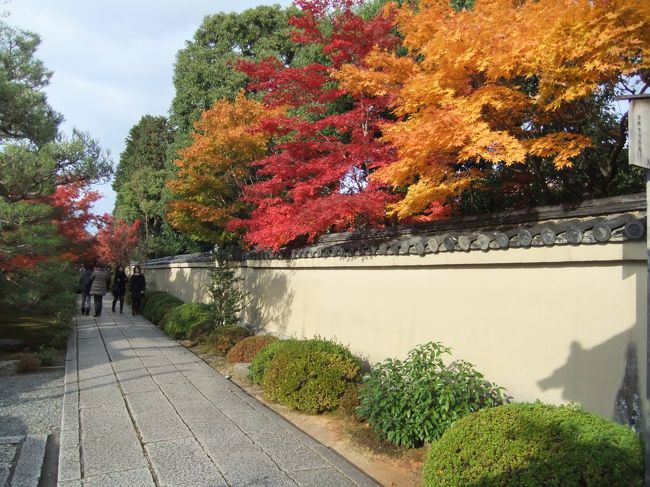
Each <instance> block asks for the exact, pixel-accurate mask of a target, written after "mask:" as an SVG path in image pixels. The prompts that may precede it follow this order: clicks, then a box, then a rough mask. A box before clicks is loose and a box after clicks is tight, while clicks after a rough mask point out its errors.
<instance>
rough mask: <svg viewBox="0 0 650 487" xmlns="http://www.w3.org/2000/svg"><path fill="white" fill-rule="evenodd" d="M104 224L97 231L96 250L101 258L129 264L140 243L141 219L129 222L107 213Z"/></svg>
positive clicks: (119, 263)
mask: <svg viewBox="0 0 650 487" xmlns="http://www.w3.org/2000/svg"><path fill="white" fill-rule="evenodd" d="M102 218H103V220H104V225H103V226H102V227H101V228H100V229H99V231H98V232H97V237H96V239H97V247H96V252H97V256H98V257H99V259H100V260H102V261H103V262H106V263H109V262H110V263H114V264H115V265H128V263H129V261H130V259H131V256H132V255H133V252H134V251H135V248H136V246H137V245H138V240H139V238H138V229H139V228H140V223H141V222H140V220H136V221H135V222H133V223H132V224H128V223H127V222H125V221H124V220H121V219H120V220H117V221H116V220H115V219H114V218H113V217H112V216H110V215H108V214H105V215H104V216H103V217H102Z"/></svg>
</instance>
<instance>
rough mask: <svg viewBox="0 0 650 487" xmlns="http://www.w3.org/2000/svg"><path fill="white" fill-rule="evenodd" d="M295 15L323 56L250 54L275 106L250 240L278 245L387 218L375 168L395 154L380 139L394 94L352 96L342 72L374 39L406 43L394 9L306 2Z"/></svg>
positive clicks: (243, 65)
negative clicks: (365, 13) (306, 59)
mask: <svg viewBox="0 0 650 487" xmlns="http://www.w3.org/2000/svg"><path fill="white" fill-rule="evenodd" d="M296 5H297V6H298V7H299V8H300V9H301V13H300V14H299V15H296V16H294V17H292V18H291V19H290V23H291V24H292V25H293V26H294V32H293V41H294V42H296V43H299V44H303V45H314V46H318V47H319V49H320V51H321V62H312V63H309V64H306V65H304V66H293V67H287V66H285V65H282V64H281V63H280V62H279V61H278V60H277V59H276V58H269V59H266V60H264V61H262V62H259V63H253V62H240V63H239V66H238V67H239V69H240V70H242V71H243V72H244V73H246V74H247V75H248V76H249V77H250V78H251V80H252V82H251V84H250V85H249V86H248V88H249V90H251V91H252V92H253V93H257V94H258V95H261V96H262V101H263V103H264V105H265V107H267V109H269V110H278V109H281V110H282V112H281V113H279V114H277V115H276V114H271V115H268V116H266V117H264V118H262V119H261V120H260V123H259V124H258V128H257V130H259V131H261V132H262V133H265V134H268V135H269V136H270V137H271V138H272V141H273V147H272V150H271V152H270V153H269V155H267V156H266V157H263V158H261V159H258V160H256V161H254V162H253V166H254V168H255V169H256V176H257V178H258V179H257V181H256V182H255V183H254V184H251V185H248V186H246V187H245V188H244V198H243V201H245V202H247V203H249V204H250V205H252V207H253V210H252V212H251V215H250V217H248V218H240V219H238V220H235V221H233V222H232V223H231V226H230V228H242V227H243V228H245V230H246V233H245V239H246V241H247V242H248V243H249V244H252V245H255V246H257V247H262V248H274V249H277V248H279V247H281V246H283V245H286V244H288V243H290V242H292V241H294V240H295V239H297V238H300V237H302V238H307V239H308V240H311V239H313V238H314V237H315V236H317V235H319V234H322V233H324V232H327V231H330V230H337V231H341V230H347V229H353V228H356V227H359V226H363V225H377V224H381V223H382V222H383V218H384V208H385V206H386V203H387V202H388V201H390V199H391V195H390V193H389V192H387V191H386V190H385V187H384V185H383V184H380V183H377V182H374V181H368V175H369V174H370V173H372V172H373V171H375V170H377V169H378V168H380V167H382V166H383V165H385V164H387V163H388V162H389V161H391V160H392V157H393V152H392V150H391V149H390V147H388V146H387V145H386V144H385V143H383V142H380V141H378V140H377V130H378V128H377V127H378V125H377V124H378V122H379V121H380V120H381V119H382V116H383V109H384V107H385V106H386V104H387V99H388V97H387V96H375V95H371V96H367V95H365V94H360V95H358V96H351V95H350V94H349V93H347V92H346V91H345V90H343V89H341V88H340V87H339V86H338V83H337V82H336V81H335V80H334V79H333V78H332V76H331V73H332V72H333V70H336V69H338V68H339V67H340V66H342V65H343V64H345V63H351V64H357V63H362V62H363V59H364V57H365V56H366V54H367V53H369V52H370V51H371V49H372V48H373V47H374V46H379V48H381V49H383V50H390V49H392V48H394V47H395V46H396V45H397V41H398V39H397V37H396V36H395V35H394V34H393V33H392V32H391V29H392V27H393V19H392V16H391V15H390V13H388V14H386V15H379V16H376V17H375V18H373V19H371V20H364V19H363V18H362V17H361V16H359V15H358V14H357V13H355V11H354V9H353V7H354V5H355V4H354V2H352V1H349V0H330V1H298V2H296Z"/></svg>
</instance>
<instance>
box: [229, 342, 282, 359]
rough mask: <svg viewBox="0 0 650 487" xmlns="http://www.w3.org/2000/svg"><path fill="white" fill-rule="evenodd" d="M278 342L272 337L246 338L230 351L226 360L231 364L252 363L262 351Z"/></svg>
mask: <svg viewBox="0 0 650 487" xmlns="http://www.w3.org/2000/svg"><path fill="white" fill-rule="evenodd" d="M277 340H278V339H277V338H276V337H274V336H271V335H256V336H251V337H246V338H244V339H242V340H241V341H240V342H238V343H237V344H236V345H235V346H234V347H232V348H231V349H230V350H229V351H228V355H227V356H226V360H227V361H228V362H230V363H237V362H245V363H246V362H251V361H252V360H253V359H254V358H255V355H257V353H258V352H259V351H260V350H262V349H263V348H264V347H266V346H267V345H268V344H269V343H273V342H275V341H277Z"/></svg>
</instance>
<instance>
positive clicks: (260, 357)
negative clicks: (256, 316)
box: [248, 339, 298, 385]
mask: <svg viewBox="0 0 650 487" xmlns="http://www.w3.org/2000/svg"><path fill="white" fill-rule="evenodd" d="M297 341H298V340H294V339H289V340H280V341H276V342H272V343H269V344H268V345H267V346H265V347H264V348H263V349H261V350H260V351H259V352H257V354H256V355H255V357H254V358H253V361H252V362H251V365H250V367H249V368H248V380H250V381H251V382H252V383H253V384H257V385H262V381H263V380H264V374H266V368H267V367H268V365H269V363H271V360H272V359H273V357H274V356H275V354H276V353H277V352H278V351H279V350H282V349H283V348H285V347H288V346H291V344H292V343H293V342H297Z"/></svg>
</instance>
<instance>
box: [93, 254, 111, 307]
mask: <svg viewBox="0 0 650 487" xmlns="http://www.w3.org/2000/svg"><path fill="white" fill-rule="evenodd" d="M90 280H91V281H92V284H91V286H90V294H92V296H93V300H94V301H95V313H94V314H93V316H94V317H97V316H101V315H102V300H103V299H104V296H105V295H106V293H107V292H108V285H109V284H110V282H111V274H110V272H108V271H107V270H106V269H104V268H103V267H101V266H100V265H96V266H95V270H94V271H93V273H92V275H91V276H90Z"/></svg>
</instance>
